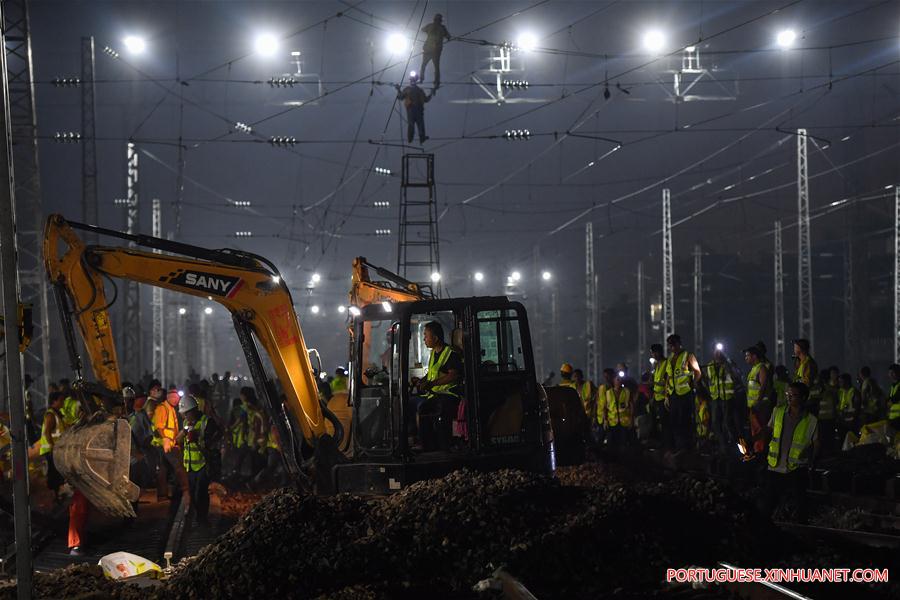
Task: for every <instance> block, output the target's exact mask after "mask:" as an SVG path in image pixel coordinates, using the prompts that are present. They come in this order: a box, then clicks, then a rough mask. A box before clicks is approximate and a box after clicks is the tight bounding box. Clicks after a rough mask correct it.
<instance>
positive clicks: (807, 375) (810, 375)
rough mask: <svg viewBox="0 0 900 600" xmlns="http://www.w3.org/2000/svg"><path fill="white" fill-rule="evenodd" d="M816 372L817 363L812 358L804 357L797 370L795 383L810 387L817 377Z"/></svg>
mask: <svg viewBox="0 0 900 600" xmlns="http://www.w3.org/2000/svg"><path fill="white" fill-rule="evenodd" d="M816 371H817V369H816V361H814V360H813V359H812V357H811V356H804V357H803V358H802V359H801V360H800V364H798V365H797V370H796V371H794V381H799V382H800V383H802V384H804V385H806V386H807V387H809V386H811V385H812V382H813V379H814V378H815V376H816Z"/></svg>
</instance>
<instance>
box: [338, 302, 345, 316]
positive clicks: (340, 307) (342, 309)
mask: <svg viewBox="0 0 900 600" xmlns="http://www.w3.org/2000/svg"><path fill="white" fill-rule="evenodd" d="M338 312H339V313H341V314H344V313H345V312H347V307H346V306H344V305H343V304H342V305H340V306H338Z"/></svg>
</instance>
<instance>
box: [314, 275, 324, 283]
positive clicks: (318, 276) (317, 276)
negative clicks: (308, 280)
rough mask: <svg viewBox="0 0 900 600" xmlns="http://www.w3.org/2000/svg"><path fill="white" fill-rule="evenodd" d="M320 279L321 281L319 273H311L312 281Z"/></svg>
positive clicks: (315, 281)
mask: <svg viewBox="0 0 900 600" xmlns="http://www.w3.org/2000/svg"><path fill="white" fill-rule="evenodd" d="M320 281H322V276H321V275H319V274H318V273H313V274H312V282H313V283H319V282H320Z"/></svg>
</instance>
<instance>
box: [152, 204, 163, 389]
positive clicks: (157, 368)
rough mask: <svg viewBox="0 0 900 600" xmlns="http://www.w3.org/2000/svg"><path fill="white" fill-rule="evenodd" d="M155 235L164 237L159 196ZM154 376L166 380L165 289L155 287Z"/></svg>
mask: <svg viewBox="0 0 900 600" xmlns="http://www.w3.org/2000/svg"><path fill="white" fill-rule="evenodd" d="M153 237H155V238H162V204H161V203H160V201H159V198H154V199H153ZM153 253H154V254H162V250H159V249H154V250H153ZM152 294H153V295H152V298H153V300H152V303H151V305H152V307H153V342H152V343H153V346H152V348H153V376H154V377H157V378H159V380H160V381H162V382H163V385H165V382H166V338H165V328H164V320H163V319H164V318H165V317H164V315H165V308H164V306H163V289H162V288H161V287H156V286H154V287H153V292H152Z"/></svg>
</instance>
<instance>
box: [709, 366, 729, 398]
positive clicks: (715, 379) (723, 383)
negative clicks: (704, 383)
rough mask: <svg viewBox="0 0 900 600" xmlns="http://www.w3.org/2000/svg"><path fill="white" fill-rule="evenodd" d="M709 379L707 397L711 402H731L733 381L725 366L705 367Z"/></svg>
mask: <svg viewBox="0 0 900 600" xmlns="http://www.w3.org/2000/svg"><path fill="white" fill-rule="evenodd" d="M706 377H707V378H708V379H709V395H710V397H711V398H712V399H713V400H731V399H732V398H733V397H734V379H732V377H731V370H730V369H728V368H727V367H726V366H725V365H720V364H716V363H712V364H711V365H709V366H708V367H706Z"/></svg>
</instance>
